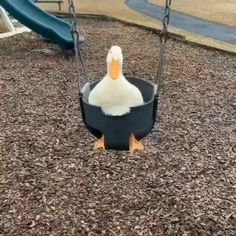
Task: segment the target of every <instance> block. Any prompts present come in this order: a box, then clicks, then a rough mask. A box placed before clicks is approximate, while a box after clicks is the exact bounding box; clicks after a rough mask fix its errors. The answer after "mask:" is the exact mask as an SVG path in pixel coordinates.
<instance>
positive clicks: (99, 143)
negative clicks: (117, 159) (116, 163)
mask: <svg viewBox="0 0 236 236" xmlns="http://www.w3.org/2000/svg"><path fill="white" fill-rule="evenodd" d="M94 149H95V150H97V149H103V150H105V143H104V135H103V136H102V137H101V138H100V139H99V140H98V141H96V142H95V144H94Z"/></svg>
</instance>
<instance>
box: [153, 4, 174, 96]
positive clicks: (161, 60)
mask: <svg viewBox="0 0 236 236" xmlns="http://www.w3.org/2000/svg"><path fill="white" fill-rule="evenodd" d="M170 6H171V0H166V5H165V11H164V17H163V20H162V26H163V28H162V31H161V33H160V52H159V65H158V71H157V78H156V84H157V92H156V95H157V96H159V92H160V82H161V76H162V74H163V64H164V49H165V44H166V41H167V39H168V25H169V22H170Z"/></svg>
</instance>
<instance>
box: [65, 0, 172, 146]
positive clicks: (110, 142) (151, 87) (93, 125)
mask: <svg viewBox="0 0 236 236" xmlns="http://www.w3.org/2000/svg"><path fill="white" fill-rule="evenodd" d="M68 2H69V10H70V13H71V16H72V22H73V23H72V26H73V39H74V46H75V57H76V63H77V79H78V90H79V100H80V106H81V112H82V117H83V122H84V123H85V126H86V127H87V129H88V130H89V131H90V132H91V134H93V135H94V136H95V137H97V138H99V139H100V138H101V137H102V136H103V137H104V143H105V148H106V149H116V150H127V149H129V137H130V135H131V134H134V136H135V138H136V139H137V140H140V139H142V138H143V137H145V136H146V135H147V134H148V133H149V132H150V131H151V130H152V128H153V126H154V124H155V121H156V112H157V108H158V101H159V93H160V84H161V76H162V70H163V61H164V48H165V43H166V41H167V36H168V31H167V26H168V24H169V18H170V5H171V0H166V4H165V12H164V18H163V30H162V32H161V33H160V44H161V45H160V55H159V66H158V72H157V77H156V81H155V84H154V83H151V82H147V81H145V80H142V79H139V78H135V77H131V76H126V79H128V80H129V82H131V83H133V84H134V85H135V86H136V87H137V88H138V89H139V90H140V91H141V93H142V96H143V98H144V104H143V105H141V106H137V107H133V108H131V111H130V113H128V114H126V115H123V116H107V115H105V114H104V113H103V112H102V110H101V107H97V106H94V105H91V104H89V103H88V96H89V93H90V91H91V90H92V89H93V88H94V86H95V85H96V84H97V83H98V82H95V83H89V81H88V79H87V75H86V69H85V65H84V61H83V56H82V54H81V50H80V45H79V32H78V30H77V29H78V28H77V26H76V14H75V12H74V9H75V8H74V0H68ZM79 63H81V65H82V69H83V74H84V77H85V80H86V84H85V85H84V86H83V88H81V81H80V78H79V71H78V70H79Z"/></svg>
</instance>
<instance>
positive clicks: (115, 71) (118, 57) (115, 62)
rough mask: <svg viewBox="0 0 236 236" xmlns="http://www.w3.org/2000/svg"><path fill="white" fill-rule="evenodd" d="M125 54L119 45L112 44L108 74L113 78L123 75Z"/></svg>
mask: <svg viewBox="0 0 236 236" xmlns="http://www.w3.org/2000/svg"><path fill="white" fill-rule="evenodd" d="M122 66H123V55H122V50H121V48H120V47H119V46H112V47H111V49H110V50H109V52H108V54H107V75H108V78H111V79H113V80H116V79H119V78H120V77H121V75H122Z"/></svg>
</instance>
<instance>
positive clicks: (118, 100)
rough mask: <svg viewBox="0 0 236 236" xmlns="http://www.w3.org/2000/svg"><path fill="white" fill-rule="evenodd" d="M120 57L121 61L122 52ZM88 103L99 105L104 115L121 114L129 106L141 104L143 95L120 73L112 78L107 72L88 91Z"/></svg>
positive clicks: (126, 110) (128, 108)
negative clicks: (115, 77)
mask: <svg viewBox="0 0 236 236" xmlns="http://www.w3.org/2000/svg"><path fill="white" fill-rule="evenodd" d="M120 52H121V50H120ZM116 53H117V51H116ZM110 54H111V53H110ZM110 54H108V57H107V63H109V61H110V58H109V57H111V55H110ZM120 57H121V59H120V60H121V62H123V58H122V54H121V56H120ZM89 103H90V104H92V105H95V106H100V107H101V108H102V111H103V112H104V113H105V114H106V115H112V116H122V115H124V114H127V113H129V112H130V108H131V107H135V106H139V105H142V104H143V97H142V94H141V92H140V91H139V89H138V88H137V87H136V86H134V85H133V84H131V83H130V82H129V81H128V80H126V78H125V77H124V76H123V75H122V74H121V76H120V77H119V78H118V79H112V78H110V77H109V73H107V75H106V76H105V77H104V78H103V79H102V80H101V81H100V82H99V83H98V84H97V85H96V86H95V87H94V89H93V90H92V91H91V92H90V94H89Z"/></svg>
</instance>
